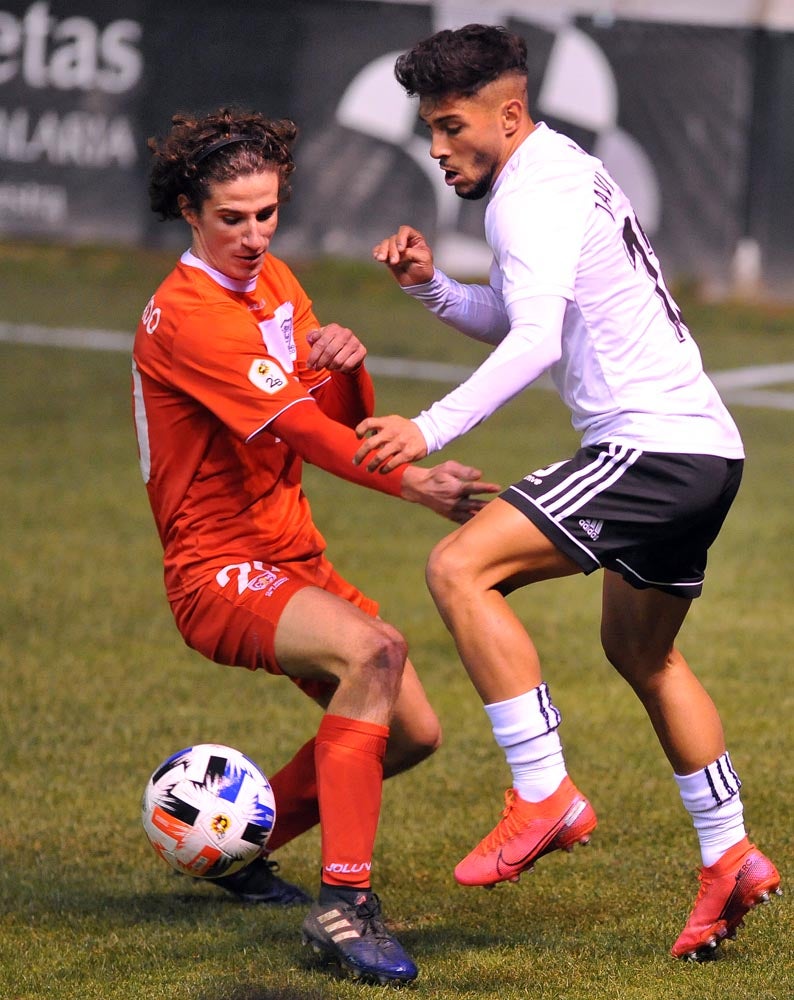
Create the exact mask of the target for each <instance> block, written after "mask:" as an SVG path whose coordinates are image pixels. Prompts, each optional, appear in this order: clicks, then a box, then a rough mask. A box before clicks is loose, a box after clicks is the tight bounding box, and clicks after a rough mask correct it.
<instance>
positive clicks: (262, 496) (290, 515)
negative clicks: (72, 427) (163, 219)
mask: <svg viewBox="0 0 794 1000" xmlns="http://www.w3.org/2000/svg"><path fill="white" fill-rule="evenodd" d="M318 326H319V323H318V322H317V320H316V318H315V316H314V314H313V311H312V305H311V302H310V301H309V299H308V297H307V296H306V293H305V292H304V291H303V289H302V288H301V286H300V284H299V283H298V281H297V279H296V278H295V276H294V275H293V274H292V272H291V271H290V270H289V268H288V267H287V266H286V265H285V264H284V263H283V262H282V261H280V260H278V259H277V258H275V257H272V256H270V255H268V256H267V257H266V258H265V264H264V267H263V268H262V272H261V273H260V275H259V276H258V277H257V278H256V279H255V280H253V281H250V282H246V281H237V280H234V279H231V278H228V277H226V276H225V275H223V274H220V273H219V272H217V271H214V270H213V269H212V268H210V267H209V266H208V265H206V264H205V263H204V262H202V261H201V260H199V259H198V258H197V257H195V256H194V255H193V254H192V253H191V252H190V251H187V252H186V253H185V254H183V255H182V258H181V260H180V262H179V263H178V264H177V266H176V267H175V268H174V270H173V271H172V272H171V273H170V274H169V275H168V277H167V278H166V279H165V281H163V283H162V284H161V285H160V287H159V288H158V289H157V291H156V292H155V294H154V296H153V297H152V298H151V299H150V301H149V303H148V304H147V306H146V309H145V311H144V314H143V316H142V318H141V321H140V323H139V324H138V329H137V331H136V335H135V345H134V349H133V395H134V410H135V423H136V431H137V434H138V445H139V455H140V461H141V470H142V472H143V476H144V480H145V482H146V488H147V491H148V494H149V501H150V503H151V507H152V511H153V513H154V517H155V521H156V523H157V529H158V532H159V535H160V539H161V541H162V544H163V548H164V550H165V580H166V589H167V591H168V595H169V597H171V598H175V597H179V596H181V595H184V594H186V593H189V592H190V591H191V590H194V589H195V588H196V587H197V586H199V585H201V584H202V583H204V582H206V581H207V580H208V579H210V578H211V577H212V576H214V575H215V573H216V572H217V571H218V570H220V569H221V568H222V567H224V566H226V565H228V564H229V563H231V562H234V561H235V559H238V558H239V559H241V560H242V559H250V558H252V557H253V558H257V559H262V560H264V561H267V562H271V563H279V562H293V561H299V560H302V559H306V558H308V557H310V556H314V555H316V554H317V553H319V552H322V551H323V550H324V548H325V541H324V539H323V537H322V535H321V534H320V532H319V531H318V530H317V528H316V527H315V525H314V523H313V521H312V517H311V512H310V509H309V504H308V502H307V500H306V497H305V496H304V495H303V492H302V490H301V470H302V460H301V458H300V456H299V455H298V454H296V452H295V451H294V450H292V449H291V448H290V447H289V446H288V445H287V444H286V443H285V442H284V441H283V440H279V439H277V438H275V437H274V436H273V435H272V434H271V433H269V432H268V431H267V428H268V425H269V424H270V423H271V422H272V421H273V420H274V419H275V418H276V417H278V416H279V415H281V414H284V413H285V412H286V411H288V410H289V409H290V408H291V407H297V408H302V407H307V406H308V407H312V408H314V407H315V406H316V403H315V399H314V398H313V396H312V394H313V393H314V392H317V391H318V390H320V395H321V394H322V391H323V390H322V389H321V387H322V386H323V385H324V384H325V383H328V382H330V381H331V379H332V377H331V375H330V373H329V372H328V371H326V370H324V369H323V370H320V371H314V370H312V369H309V368H307V367H306V357H307V355H308V353H309V345H308V343H307V341H306V335H307V333H308V332H309V331H310V330H314V329H317V328H318ZM349 433H350V434H352V431H351V432H349Z"/></svg>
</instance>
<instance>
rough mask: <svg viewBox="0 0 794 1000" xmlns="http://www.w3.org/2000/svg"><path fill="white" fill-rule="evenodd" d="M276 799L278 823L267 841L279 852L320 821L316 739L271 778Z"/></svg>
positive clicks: (310, 741)
mask: <svg viewBox="0 0 794 1000" xmlns="http://www.w3.org/2000/svg"><path fill="white" fill-rule="evenodd" d="M270 785H271V787H272V789H273V795H274V796H275V799H276V825H275V828H274V829H273V832H272V833H271V835H270V840H268V842H267V850H268V852H270V851H275V850H277V849H278V848H279V847H282V846H283V845H284V844H286V843H288V842H289V841H290V840H294V838H295V837H297V836H299V835H300V834H301V833H305V832H306V831H307V830H310V829H311V828H312V827H313V826H315V825H316V824H317V823H319V822H320V808H319V805H318V802H317V774H316V770H315V766H314V740H313V739H311V740H309V742H308V743H304V745H303V746H302V747H301V748H300V750H299V751H298V752H297V753H296V754H295V756H294V757H293V758H292V760H291V761H289V763H288V764H285V765H284V767H282V768H281V770H280V771H277V772H276V773H275V774H274V775H273V777H272V778H271V779H270Z"/></svg>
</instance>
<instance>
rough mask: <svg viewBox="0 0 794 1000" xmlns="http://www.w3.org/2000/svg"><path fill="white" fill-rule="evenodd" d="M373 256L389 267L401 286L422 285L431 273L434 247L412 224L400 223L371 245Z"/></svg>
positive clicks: (429, 277)
mask: <svg viewBox="0 0 794 1000" xmlns="http://www.w3.org/2000/svg"><path fill="white" fill-rule="evenodd" d="M372 256H373V257H374V258H375V260H377V261H380V262H381V264H385V265H386V267H388V269H389V270H390V271H391V273H392V274H393V275H394V277H395V278H396V279H397V281H398V282H399V283H400V284H401V285H402V287H403V288H406V287H407V286H409V285H423V284H424V283H425V282H427V281H430V279H431V278H432V277H433V271H434V267H433V251H432V250H431V249H430V246H429V245H428V243H427V240H426V239H425V238H424V236H423V235H422V234H421V233H420V232H419V230H418V229H414V228H413V226H400V228H399V229H398V230H397V232H396V233H392V235H391V236H387V237H385V239H382V240H381V241H380V243H378V244H376V245H375V247H374V248H373V250H372Z"/></svg>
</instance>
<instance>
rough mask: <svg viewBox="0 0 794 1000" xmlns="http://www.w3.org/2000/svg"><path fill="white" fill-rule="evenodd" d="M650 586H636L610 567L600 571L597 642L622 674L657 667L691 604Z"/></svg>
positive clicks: (687, 600) (646, 671) (667, 654)
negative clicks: (599, 618) (600, 597)
mask: <svg viewBox="0 0 794 1000" xmlns="http://www.w3.org/2000/svg"><path fill="white" fill-rule="evenodd" d="M691 603H692V602H691V600H690V599H689V598H686V597H677V596H675V595H674V594H668V593H665V592H664V591H661V590H656V589H654V588H652V587H648V588H645V589H638V588H636V587H633V586H632V585H631V584H630V583H628V582H627V581H626V580H624V578H623V577H622V576H621V575H620V574H619V573H616V572H614V571H613V570H608V569H605V570H604V582H603V590H602V612H601V644H602V646H603V649H604V652H605V653H606V656H607V659H608V660H609V661H610V663H612V664H613V665H614V666H615V667H617V668H618V670H620V672H621V673H622V674H624V676H626V675H629V674H633V675H637V676H642V675H643V674H647V673H648V672H652V671H654V670H658V669H660V668H661V667H662V666H663V665H664V664H665V662H666V660H667V658H668V656H669V655H670V654H671V653H672V650H673V645H674V643H675V639H676V636H677V635H678V632H679V630H680V628H681V625H682V624H683V622H684V619H685V618H686V615H687V612H688V611H689V607H690V605H691Z"/></svg>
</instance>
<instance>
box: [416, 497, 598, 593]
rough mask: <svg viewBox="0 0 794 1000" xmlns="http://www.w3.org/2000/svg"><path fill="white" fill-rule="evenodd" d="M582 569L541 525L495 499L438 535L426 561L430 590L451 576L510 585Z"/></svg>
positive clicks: (484, 585) (469, 582)
mask: <svg viewBox="0 0 794 1000" xmlns="http://www.w3.org/2000/svg"><path fill="white" fill-rule="evenodd" d="M580 572H581V568H580V567H579V566H578V565H577V564H576V563H575V562H574V561H573V560H572V559H570V558H569V557H568V556H567V555H565V554H564V553H563V552H561V551H560V549H558V548H557V546H556V545H555V544H554V543H553V542H552V541H551V540H550V539H549V538H548V537H547V536H546V535H545V534H544V533H543V532H542V531H541V530H540V528H538V527H537V526H536V525H535V524H533V523H532V521H530V520H529V519H528V518H527V517H525V515H524V514H523V513H522V512H521V511H520V510H518V509H517V508H516V507H514V506H513V505H512V504H509V503H506V502H505V501H504V500H501V499H499V498H497V499H495V500H492V501H491V502H490V503H489V504H488V505H487V506H486V507H484V508H483V509H482V510H481V511H479V512H478V513H477V515H476V516H475V517H473V518H472V519H471V520H470V521H468V522H467V523H466V524H464V525H462V526H461V527H460V528H458V529H457V530H456V531H454V532H452V534H451V535H448V536H447V537H446V538H444V539H442V541H441V542H440V543H439V544H438V545H437V546H436V547H435V549H434V550H433V552H432V553H431V556H430V560H429V562H428V582H429V583H430V586H431V589H433V586H434V584H436V585H438V586H443V585H444V584H445V583H452V582H454V581H460V583H461V585H463V582H464V581H465V585H466V586H474V587H476V588H477V589H478V590H482V589H490V588H502V589H513V588H514V587H517V586H523V585H524V584H527V583H533V582H535V581H537V580H547V579H553V578H556V577H560V576H568V575H571V574H573V573H580Z"/></svg>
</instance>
